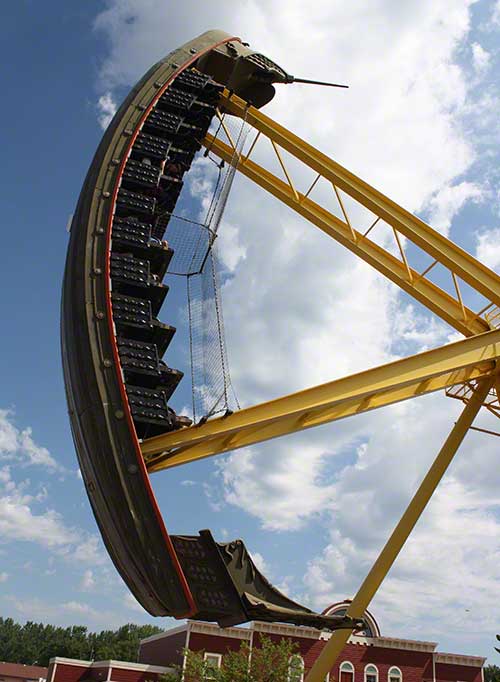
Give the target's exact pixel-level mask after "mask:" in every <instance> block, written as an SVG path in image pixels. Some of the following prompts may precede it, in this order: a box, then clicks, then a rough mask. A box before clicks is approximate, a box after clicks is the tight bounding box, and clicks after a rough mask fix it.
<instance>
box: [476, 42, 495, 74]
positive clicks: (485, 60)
mask: <svg viewBox="0 0 500 682" xmlns="http://www.w3.org/2000/svg"><path fill="white" fill-rule="evenodd" d="M471 50H472V65H473V67H474V70H475V71H476V73H477V75H478V76H482V75H483V74H484V73H485V72H486V71H487V70H488V67H489V66H490V64H491V55H490V53H489V52H488V51H487V50H485V49H484V47H482V46H481V45H480V44H479V43H472V45H471Z"/></svg>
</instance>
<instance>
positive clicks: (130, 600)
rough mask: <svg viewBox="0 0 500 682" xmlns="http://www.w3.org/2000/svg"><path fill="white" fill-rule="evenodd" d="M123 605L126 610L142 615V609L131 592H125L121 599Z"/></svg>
mask: <svg viewBox="0 0 500 682" xmlns="http://www.w3.org/2000/svg"><path fill="white" fill-rule="evenodd" d="M123 605H124V606H125V608H126V609H127V610H132V611H136V612H137V613H142V614H144V609H143V608H142V606H141V605H140V604H139V602H138V601H137V599H136V598H135V597H134V595H133V594H132V593H131V592H125V595H124V597H123Z"/></svg>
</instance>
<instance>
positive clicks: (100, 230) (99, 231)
mask: <svg viewBox="0 0 500 682" xmlns="http://www.w3.org/2000/svg"><path fill="white" fill-rule="evenodd" d="M96 234H104V228H103V227H97V228H96Z"/></svg>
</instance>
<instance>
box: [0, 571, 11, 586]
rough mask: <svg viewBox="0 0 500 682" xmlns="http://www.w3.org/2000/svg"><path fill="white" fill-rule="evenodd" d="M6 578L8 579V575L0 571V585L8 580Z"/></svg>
mask: <svg viewBox="0 0 500 682" xmlns="http://www.w3.org/2000/svg"><path fill="white" fill-rule="evenodd" d="M8 578H9V574H8V573H6V572H5V571H2V572H1V573H0V583H4V582H6V581H7V580H8Z"/></svg>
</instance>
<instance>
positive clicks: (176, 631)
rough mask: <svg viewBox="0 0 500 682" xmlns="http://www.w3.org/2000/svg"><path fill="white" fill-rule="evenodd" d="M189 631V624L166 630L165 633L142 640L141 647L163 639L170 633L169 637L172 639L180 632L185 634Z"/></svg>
mask: <svg viewBox="0 0 500 682" xmlns="http://www.w3.org/2000/svg"><path fill="white" fill-rule="evenodd" d="M187 629H188V623H183V624H182V625H176V626H175V627H173V628H170V630H165V631H164V632H158V633H157V634H156V635H149V637H145V638H144V639H141V640H140V642H139V646H141V645H142V644H145V643H146V642H154V641H155V640H156V639H163V637H165V635H166V634H167V633H168V636H169V637H170V636H171V635H175V634H177V633H178V632H185V631H186V630H187Z"/></svg>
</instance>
